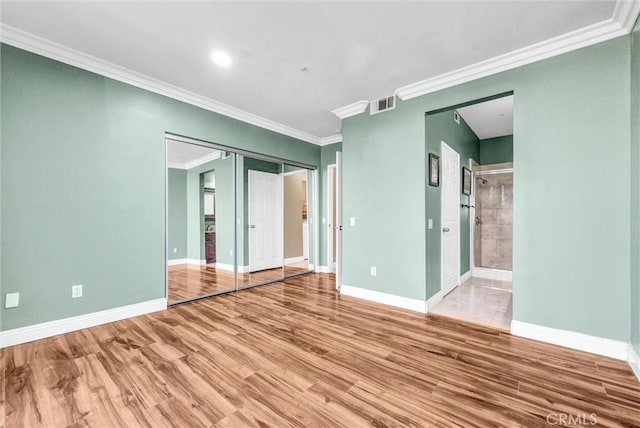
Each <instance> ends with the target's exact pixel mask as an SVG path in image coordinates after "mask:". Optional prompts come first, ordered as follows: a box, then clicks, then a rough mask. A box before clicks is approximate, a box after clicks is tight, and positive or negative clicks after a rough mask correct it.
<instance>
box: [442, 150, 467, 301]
mask: <svg viewBox="0 0 640 428" xmlns="http://www.w3.org/2000/svg"><path fill="white" fill-rule="evenodd" d="M445 147H446V148H448V149H449V150H451V151H452V152H454V153H455V154H456V155H457V156H458V169H461V168H462V167H461V165H460V153H458V152H457V151H456V150H454V149H453V148H452V147H451V146H449V145H448V144H447V143H445V142H444V141H440V158H441V159H442V158H443V157H444V156H443V152H444V148H445ZM442 163H444V162H442ZM440 170H441V179H440V183H442V184H441V187H440V231H439V232H440V293H442V297H444V296H445V292H444V231H443V230H442V229H443V227H444V226H443V219H444V204H443V203H442V202H443V197H444V192H443V191H442V188H443V184H444V169H443V168H442V165H441V166H440ZM461 177H462V174H460V178H461ZM458 186H461V183H460V180H458ZM457 190H458V191H456V192H455V193H456V195H455V198H454V199H456V200H457V201H458V203H457V204H456V206H457V207H458V215H457V216H456V223H457V228H458V251H457V256H456V266H457V270H456V278H457V279H456V285H455V286H454V287H453V288H452V289H451V290H450V291H449V292H451V291H453V290H454V289H455V288H456V287H457V286H459V285H460V261H461V255H460V252H461V251H460V250H461V245H460V187H457ZM449 292H448V293H449ZM448 293H447V294H448Z"/></svg>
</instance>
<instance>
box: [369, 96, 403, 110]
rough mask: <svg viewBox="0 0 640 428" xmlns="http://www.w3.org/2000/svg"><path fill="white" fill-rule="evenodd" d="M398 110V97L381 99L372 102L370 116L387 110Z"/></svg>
mask: <svg viewBox="0 0 640 428" xmlns="http://www.w3.org/2000/svg"><path fill="white" fill-rule="evenodd" d="M394 108H396V96H395V95H391V96H390V97H384V98H380V99H379V100H375V101H371V108H370V109H369V113H370V114H376V113H381V112H383V111H387V110H393V109H394Z"/></svg>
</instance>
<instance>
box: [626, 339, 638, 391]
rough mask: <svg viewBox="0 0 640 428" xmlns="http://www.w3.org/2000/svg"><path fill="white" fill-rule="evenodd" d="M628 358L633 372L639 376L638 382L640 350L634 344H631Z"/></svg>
mask: <svg viewBox="0 0 640 428" xmlns="http://www.w3.org/2000/svg"><path fill="white" fill-rule="evenodd" d="M628 360H629V365H630V366H631V370H632V371H633V374H635V375H636V378H638V382H640V354H638V351H637V350H636V348H635V347H634V346H633V345H632V344H629V357H628Z"/></svg>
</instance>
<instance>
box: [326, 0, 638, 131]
mask: <svg viewBox="0 0 640 428" xmlns="http://www.w3.org/2000/svg"><path fill="white" fill-rule="evenodd" d="M638 15H640V0H617V1H616V4H615V7H614V10H613V16H612V18H610V19H607V20H605V21H601V22H598V23H596V24H593V25H589V26H587V27H583V28H580V29H578V30H574V31H570V32H568V33H565V34H562V35H560V36H557V37H553V38H551V39H548V40H545V41H543V42H540V43H536V44H533V45H531V46H527V47H524V48H521V49H517V50H515V51H512V52H508V53H506V54H503V55H499V56H496V57H494V58H490V59H488V60H485V61H481V62H478V63H475V64H472V65H469V66H466V67H462V68H459V69H457V70H453V71H450V72H448V73H444V74H441V75H438V76H435V77H432V78H429V79H425V80H422V81H419V82H416V83H412V84H410V85H406V86H403V87H401V88H398V89H397V90H396V91H395V94H396V95H398V96H399V97H400V99H402V100H403V101H406V100H410V99H411V98H416V97H419V96H421V95H426V94H429V93H432V92H436V91H439V90H442V89H446V88H450V87H452V86H456V85H460V84H462V83H466V82H470V81H472V80H477V79H480V78H482V77H486V76H490V75H492V74H497V73H500V72H503V71H507V70H511V69H514V68H517V67H521V66H523V65H527V64H531V63H533V62H536V61H540V60H543V59H547V58H551V57H554V56H557V55H561V54H563V53H567V52H570V51H573V50H576V49H580V48H583V47H586V46H591V45H594V44H596V43H601V42H604V41H607V40H610V39H614V38H616V37H620V36H624V35H627V34H629V33H630V32H631V30H632V29H633V25H634V24H635V22H636V19H637V18H638ZM365 103H367V101H358V102H357V103H354V104H350V105H348V106H345V107H342V108H339V109H336V110H333V111H332V113H334V114H336V115H337V116H338V117H340V118H341V119H344V118H347V117H351V116H355V115H357V114H360V113H363V112H364V110H365V109H366V104H365ZM356 106H358V107H360V111H359V110H358V108H356ZM363 106H364V108H363Z"/></svg>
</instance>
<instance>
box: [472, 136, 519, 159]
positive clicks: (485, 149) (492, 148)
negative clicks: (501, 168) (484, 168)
mask: <svg viewBox="0 0 640 428" xmlns="http://www.w3.org/2000/svg"><path fill="white" fill-rule="evenodd" d="M504 162H513V135H505V136H502V137H495V138H487V139H485V140H480V161H479V162H478V163H479V164H480V165H491V164H494V163H504Z"/></svg>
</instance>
